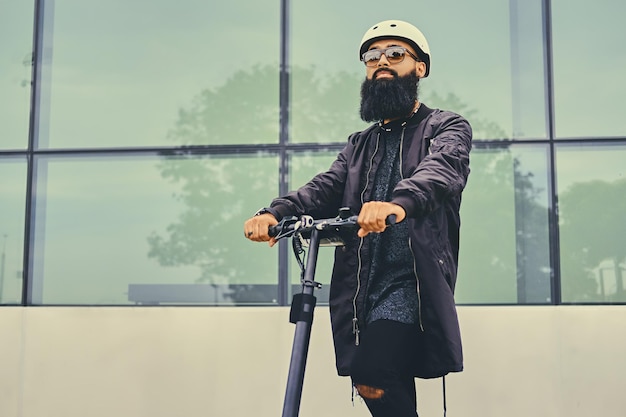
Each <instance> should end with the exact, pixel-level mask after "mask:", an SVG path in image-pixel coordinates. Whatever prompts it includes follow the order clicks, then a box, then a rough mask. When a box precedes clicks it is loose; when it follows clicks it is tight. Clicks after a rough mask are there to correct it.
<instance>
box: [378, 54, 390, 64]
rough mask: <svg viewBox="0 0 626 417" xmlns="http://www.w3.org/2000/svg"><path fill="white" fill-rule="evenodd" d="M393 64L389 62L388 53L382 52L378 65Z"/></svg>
mask: <svg viewBox="0 0 626 417" xmlns="http://www.w3.org/2000/svg"><path fill="white" fill-rule="evenodd" d="M390 65H391V64H390V63H389V61H388V60H387V55H385V54H382V55H381V56H380V59H379V60H378V64H377V65H376V66H378V67H388V66H390Z"/></svg>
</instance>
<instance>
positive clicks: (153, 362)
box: [0, 306, 626, 417]
mask: <svg viewBox="0 0 626 417" xmlns="http://www.w3.org/2000/svg"><path fill="white" fill-rule="evenodd" d="M287 315H288V309H287V308H243V307H240V308H206V307H179V308H175V307H154V308H152V307H149V308H133V307H119V308H108V307H107V308H100V307H98V308H95V307H80V308H74V307H72V308H70V307H30V308H18V307H5V308H1V309H0V334H1V335H2V339H3V342H2V343H1V344H0V369H1V370H2V374H1V375H0V416H1V417H113V416H115V417H125V416H129V417H130V416H133V417H179V416H185V417H194V416H203V417H206V416H220V417H221V416H255V417H276V416H280V415H281V408H282V400H283V395H284V388H285V382H286V375H287V367H288V362H289V354H290V351H291V342H292V339H293V329H294V327H293V325H291V324H289V323H288V322H287ZM459 315H460V319H461V324H462V333H463V337H464V347H465V357H466V370H465V372H463V373H460V374H454V375H450V376H449V377H448V378H446V382H447V396H448V417H455V416H459V417H460V416H463V417H491V416H493V417H502V416H507V417H518V416H519V417H522V416H523V417H528V416H541V417H552V416H555V417H556V416H567V417H583V416H584V417H589V416H603V417H623V416H625V415H626V392H625V391H624V390H625V387H626V358H625V355H626V307H623V306H622V307H620V306H601V307H587V306H571V307H566V306H561V307H460V308H459ZM418 391H419V394H418V395H419V399H418V401H419V411H420V416H424V417H428V416H442V415H443V410H442V391H441V380H440V379H438V380H434V381H420V382H419V384H418ZM350 398H351V388H350V383H349V380H348V379H346V378H340V377H337V376H336V374H335V370H334V359H333V353H332V343H331V340H330V329H329V319H328V310H327V308H325V307H318V308H317V310H316V318H315V323H314V325H313V334H312V341H311V349H310V352H309V361H308V365H307V371H306V375H305V383H304V395H303V399H302V407H301V413H300V416H302V417H320V416H323V417H340V416H341V417H347V416H355V417H367V416H368V415H369V414H368V413H367V410H366V407H365V406H364V404H361V403H360V401H359V400H358V399H357V400H355V404H354V406H353V405H352V403H351V400H350Z"/></svg>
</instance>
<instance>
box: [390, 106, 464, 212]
mask: <svg viewBox="0 0 626 417" xmlns="http://www.w3.org/2000/svg"><path fill="white" fill-rule="evenodd" d="M429 125H430V126H428V127H427V128H426V130H425V135H426V137H425V139H430V148H429V150H428V154H427V155H426V156H425V157H424V159H423V160H422V161H421V162H420V163H419V164H418V165H417V168H416V169H415V171H414V172H413V173H412V175H411V176H410V177H408V178H405V179H403V180H402V181H400V182H399V183H398V185H397V186H396V188H394V191H393V195H392V199H391V201H392V202H394V203H396V204H399V205H400V206H402V207H403V208H404V209H405V211H406V213H407V216H408V217H419V216H422V215H425V214H428V213H430V212H432V211H434V210H436V209H437V208H438V207H440V206H441V205H442V204H443V203H444V202H445V201H446V200H447V199H450V198H453V197H457V196H459V195H460V194H461V192H462V191H463V188H465V184H466V183H467V177H468V176H469V171H470V168H469V153H470V150H471V147H472V129H471V127H470V125H469V123H468V122H467V120H465V119H464V118H463V117H461V116H459V115H457V114H455V113H451V112H440V113H437V114H435V115H433V117H432V119H431V120H430V121H429Z"/></svg>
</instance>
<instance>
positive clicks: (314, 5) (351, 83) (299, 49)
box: [291, 0, 546, 142]
mask: <svg viewBox="0 0 626 417" xmlns="http://www.w3.org/2000/svg"><path fill="white" fill-rule="evenodd" d="M328 10H332V11H333V13H328ZM292 12H293V13H292V15H293V19H292V22H291V33H292V34H293V36H292V49H293V51H292V55H291V56H292V60H291V65H292V74H293V77H292V88H291V97H292V106H291V109H292V110H291V137H292V140H293V141H294V142H332V141H341V142H342V141H345V139H346V137H347V136H348V134H349V133H351V132H353V131H355V130H361V129H362V128H363V127H364V126H365V124H364V123H363V122H361V121H360V119H359V102H360V98H359V89H360V84H361V81H362V79H363V78H364V74H365V72H364V68H363V64H362V63H361V62H360V61H359V59H358V47H359V42H360V40H361V37H362V36H363V34H364V33H365V31H366V30H367V29H368V28H369V27H370V26H371V25H373V24H374V23H376V22H379V21H381V20H384V18H381V15H380V2H375V1H371V0H368V1H364V2H360V3H359V14H358V18H355V15H354V4H351V3H349V2H336V1H330V0H320V1H317V2H294V4H293V6H292ZM385 14H386V15H387V16H397V17H400V18H403V17H405V16H409V17H406V19H407V20H410V21H411V23H413V24H415V25H416V26H418V27H419V28H420V29H421V30H422V31H423V32H424V34H425V35H426V37H427V39H428V40H429V44H430V49H431V55H432V72H431V74H430V75H429V76H428V78H426V79H424V80H422V82H421V83H420V99H421V100H422V101H423V102H424V103H425V104H426V105H428V106H430V107H439V108H442V109H446V110H452V111H456V112H458V113H460V114H462V115H463V116H465V117H467V118H468V120H469V121H470V122H471V124H472V126H473V128H474V134H475V138H477V139H503V138H512V137H516V138H545V137H546V122H545V92H544V83H543V80H544V61H543V46H542V14H541V1H540V0H532V1H507V2H494V1H489V0H480V1H473V2H467V1H462V0H456V1H452V2H432V3H429V5H428V7H423V5H422V4H420V3H418V2H406V1H402V0H389V1H387V2H385ZM411 16H414V18H411ZM441 16H445V21H446V24H445V25H442V24H441ZM319 22H324V24H323V27H320V23H319ZM468 34H471V36H468Z"/></svg>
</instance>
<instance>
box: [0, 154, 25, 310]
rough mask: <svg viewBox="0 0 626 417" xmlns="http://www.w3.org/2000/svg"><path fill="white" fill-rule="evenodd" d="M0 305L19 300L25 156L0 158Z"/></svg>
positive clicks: (22, 246)
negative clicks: (0, 179)
mask: <svg viewBox="0 0 626 417" xmlns="http://www.w3.org/2000/svg"><path fill="white" fill-rule="evenodd" d="M0 178H2V181H0V304H19V303H21V302H22V282H23V281H22V276H23V273H22V271H23V262H24V256H23V254H24V212H25V210H26V207H25V204H26V158H21V157H20V158H0Z"/></svg>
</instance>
